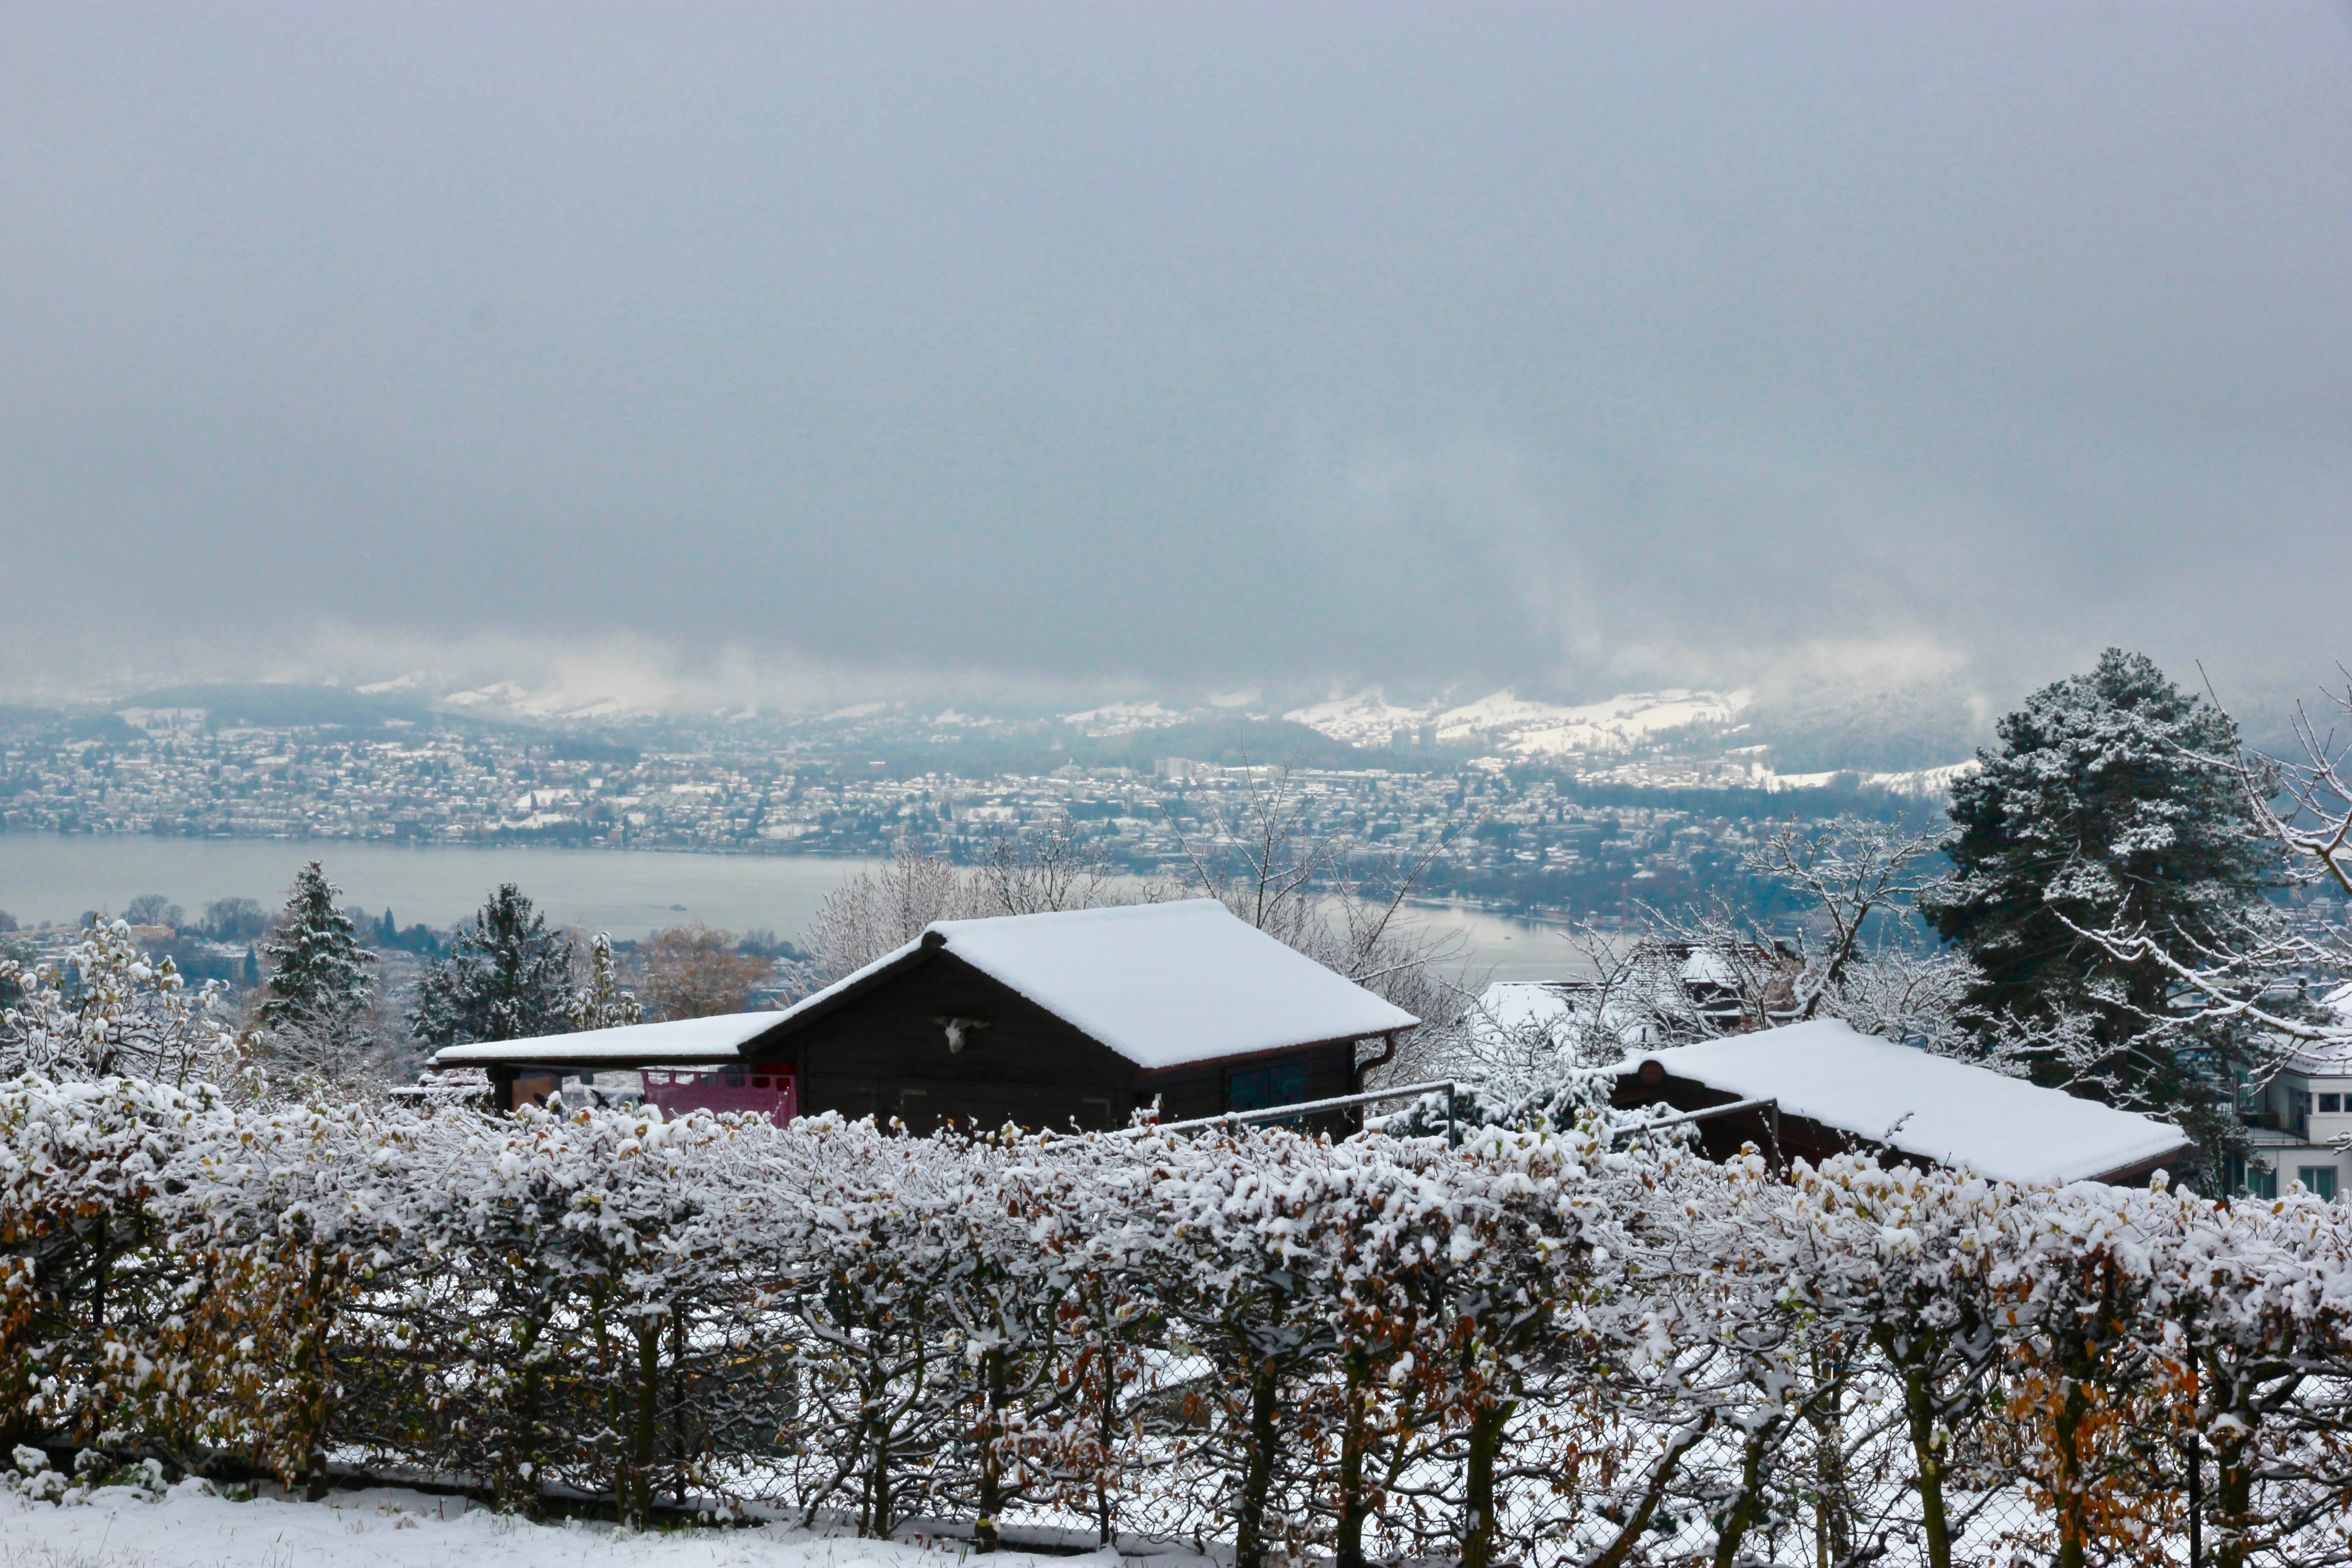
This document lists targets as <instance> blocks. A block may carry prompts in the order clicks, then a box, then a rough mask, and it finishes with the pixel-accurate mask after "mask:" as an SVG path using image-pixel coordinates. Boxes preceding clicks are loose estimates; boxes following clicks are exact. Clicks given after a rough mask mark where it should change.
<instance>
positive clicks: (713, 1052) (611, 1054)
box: [433, 1013, 783, 1068]
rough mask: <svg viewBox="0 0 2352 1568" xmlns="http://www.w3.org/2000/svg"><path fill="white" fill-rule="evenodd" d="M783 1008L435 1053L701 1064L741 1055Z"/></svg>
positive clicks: (505, 1061)
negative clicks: (767, 1011)
mask: <svg viewBox="0 0 2352 1568" xmlns="http://www.w3.org/2000/svg"><path fill="white" fill-rule="evenodd" d="M782 1016H783V1015H782V1014H781V1013H721V1014H720V1015H719V1016H717V1017H715V1018H673V1019H671V1020H670V1021H669V1022H668V1023H666V1024H628V1025H625V1026H622V1027H620V1028H617V1029H591V1030H588V1031H586V1032H584V1033H582V1034H576V1035H541V1036H537V1037H533V1038H531V1039H527V1040H500V1041H497V1042H494V1043H489V1044H483V1045H474V1046H445V1047H442V1048H441V1049H440V1050H437V1051H436V1052H434V1053H433V1065H434V1066H436V1067H444V1068H447V1067H463V1066H466V1065H467V1063H476V1064H480V1063H499V1064H502V1065H509V1066H512V1065H518V1064H520V1065H525V1066H530V1065H541V1066H547V1067H558V1066H562V1067H569V1066H572V1065H574V1064H577V1065H579V1066H582V1067H592V1066H593V1065H595V1064H596V1063H598V1062H612V1063H615V1064H618V1063H623V1062H626V1063H630V1064H632V1065H635V1064H644V1065H646V1066H651V1067H668V1066H677V1067H698V1066H700V1065H702V1064H703V1063H706V1062H709V1063H723V1062H730V1061H734V1060H736V1059H737V1058H738V1057H739V1056H740V1052H741V1048H742V1047H743V1046H744V1045H746V1044H747V1043H749V1042H750V1041H751V1040H754V1039H757V1038H758V1037H760V1036H761V1035H764V1034H766V1033H767V1032H768V1031H769V1030H770V1029H772V1028H774V1027H775V1026H776V1023H777V1020H778V1019H780V1018H782Z"/></svg>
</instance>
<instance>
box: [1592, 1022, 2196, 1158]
mask: <svg viewBox="0 0 2352 1568" xmlns="http://www.w3.org/2000/svg"><path fill="white" fill-rule="evenodd" d="M1615 1071H1616V1074H1617V1086H1616V1090H1615V1093H1614V1095H1613V1096H1612V1099H1613V1100H1614V1101H1615V1103H1616V1104H1618V1105H1620V1106H1628V1107H1631V1106H1640V1105H1668V1106H1672V1107H1674V1108H1675V1110H1706V1109H1707V1108H1708V1107H1710V1106H1717V1105H1730V1104H1734V1103H1737V1102H1738V1101H1740V1100H1776V1101H1778V1102H1779V1126H1778V1129H1777V1138H1778V1141H1779V1143H1780V1152H1781V1153H1782V1154H1783V1155H1784V1156H1785V1157H1788V1158H1791V1159H1794V1158H1799V1157H1802V1158H1805V1159H1808V1160H1819V1159H1821V1158H1822V1157H1823V1156H1824V1155H1828V1154H1834V1153H1842V1152H1847V1151H1850V1150H1859V1149H1868V1148H1878V1149H1885V1150H1891V1151H1893V1152H1896V1153H1900V1154H1907V1155H1910V1156H1912V1157H1914V1158H1916V1159H1921V1160H1927V1161H1930V1162H1933V1163H1936V1164H1939V1165H1964V1166H1966V1167H1968V1168H1969V1170H1972V1171H1974V1172H1976V1173H1978V1174H1979V1175H1981V1176H1990V1177H1992V1178H1994V1179H1995V1180H1999V1181H2009V1182H2016V1183H2020V1184H2026V1185H2034V1186H2042V1185H2060V1184H2064V1183H2067V1182H2084V1181H2092V1182H2112V1183H2117V1184H2124V1183H2138V1182H2144V1181H2146V1180H2147V1178H2148V1176H2149V1174H2150V1173H2153V1172H2155V1171H2157V1170H2158V1169H2159V1168H2162V1169H2167V1170H2170V1171H2172V1172H2174V1173H2179V1172H2181V1171H2183V1170H2185V1169H2187V1168H2188V1167H2189V1166H2191V1165H2193V1164H2194V1163H2196V1160H2197V1148H2196V1145H2195V1144H2194V1143H2192V1142H2189V1138H2188V1136H2187V1135H2186V1134H2185V1133H2183V1132H2182V1131H2180V1129H2179V1128H2178V1127H2175V1126H2174V1125H2172V1124H2171V1123H2170V1122H2168V1121H2155V1120H2153V1119H2151V1118H2148V1117H2145V1116H2138V1115H2135V1114H2133V1113H2132V1112H2130V1111H2128V1110H2116V1108H2115V1107H2113V1106H2111V1105H2101V1104H2100V1103H2098V1102H2097V1101H2096V1100H2081V1099H2077V1098H2076V1097H2075V1096H2074V1095H2071V1094H2067V1093H2064V1092H2063V1091H2062V1090H2059V1089H2043V1088H2042V1087H2041V1086H2039V1085H2037V1084H2032V1083H2028V1082H2026V1081H2025V1080H2024V1079H2014V1078H2007V1077H2004V1076H2002V1075H2001V1074H2000V1073H1997V1072H1993V1071H1991V1070H1990V1069H1989V1068H1980V1067H1976V1066H1973V1065H1971V1064H1969V1063H1968V1062H1962V1061H1954V1060H1953V1059H1951V1058H1948V1057H1937V1056H1930V1055H1928V1054H1927V1052H1926V1051H1922V1050H1918V1049H1916V1048H1914V1047H1910V1046H1903V1045H1897V1044H1895V1042H1893V1041H1891V1040H1882V1039H1879V1038H1877V1037H1874V1036H1871V1035H1864V1034H1859V1033H1857V1032H1856V1031H1855V1030H1853V1028H1852V1027H1850V1026H1847V1025H1845V1024H1843V1023H1841V1022H1839V1021H1838V1020H1836V1019H1834V1018H1821V1019H1815V1020H1813V1021H1812V1022H1811V1023H1804V1024H1790V1025H1788V1026H1784V1027H1781V1028H1778V1029H1760V1030H1758V1031H1757V1032H1755V1033H1753V1034H1747V1035H1733V1036H1729V1037H1726V1038H1723V1039H1718V1040H1707V1041H1704V1042H1702V1043H1700V1044H1698V1045H1694V1046H1678V1047H1673V1048H1671V1049H1667V1050H1653V1051H1643V1052H1640V1053H1638V1054H1636V1055H1633V1056H1629V1057H1627V1058H1625V1060H1624V1061H1622V1062H1621V1063H1620V1064H1619V1065H1618V1066H1617V1068H1616V1069H1615ZM1699 1128H1700V1132H1701V1136H1702V1138H1703V1140H1704V1142H1705V1143H1706V1151H1707V1152H1708V1154H1709V1155H1710V1156H1712V1157H1714V1158H1717V1159H1722V1158H1725V1157H1727V1156H1728V1155H1730V1154H1733V1153H1736V1152H1738V1148H1739V1146H1740V1145H1741V1144H1742V1143H1745V1142H1753V1143H1755V1144H1757V1145H1758V1146H1759V1147H1769V1143H1768V1139H1769V1138H1771V1137H1773V1136H1775V1135H1776V1134H1775V1132H1774V1131H1773V1130H1772V1129H1771V1128H1770V1127H1769V1124H1768V1122H1767V1121H1766V1120H1765V1118H1764V1116H1763V1114H1762V1113H1761V1112H1760V1111H1754V1112H1742V1113H1739V1114H1738V1115H1734V1116H1727V1117H1723V1118H1719V1119H1716V1120H1712V1121H1705V1122H1701V1123H1699Z"/></svg>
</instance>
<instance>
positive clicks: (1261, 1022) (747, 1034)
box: [434, 899, 1419, 1133]
mask: <svg viewBox="0 0 2352 1568" xmlns="http://www.w3.org/2000/svg"><path fill="white" fill-rule="evenodd" d="M1418 1021H1419V1020H1417V1019H1415V1018H1414V1017H1413V1016H1412V1015H1411V1014H1409V1013H1406V1012H1404V1011H1403V1010H1402V1009H1401V1008H1398V1007H1396V1006H1393V1005H1391V1004H1389V1003H1387V1002H1385V1001H1383V1000H1381V998H1380V997H1378V996H1376V995H1374V994H1371V993H1370V992H1369V991H1366V990H1364V989H1363V988H1362V987H1361V986H1359V985H1357V984H1353V983H1352V982H1350V981H1349V980H1347V979H1345V978H1343V977H1342V976H1340V975H1339V974H1336V973H1332V972H1331V971H1330V970H1328V969H1326V968H1324V967H1323V966H1322V965H1321V964H1319V963H1316V962H1315V961H1314V960H1312V959H1310V958H1307V957H1306V956H1305V955H1304V954H1302V953H1299V952H1296V951H1294V950H1293V949H1291V948H1289V947H1287V946H1285V945H1284V944H1283V943H1282V942H1277V941H1276V940H1275V939H1274V938H1272V937H1270V936H1267V935H1266V934H1265V932H1263V931H1258V930H1256V929H1255V927H1253V926H1251V925H1249V924H1247V923H1246V922H1244V921H1241V920H1238V919H1236V918H1235V917H1234V915H1233V914H1232V913H1231V912H1230V911H1229V910H1226V909H1225V907H1224V906H1223V904H1221V903H1218V902H1217V901H1216V900H1210V899H1196V900H1184V901H1181V902H1173V903H1160V904H1135V905H1127V906H1122V907H1119V908H1115V909H1100V910H1063V911H1058V912H1055V913H1049V914H1036V915H1013V916H1003V917H999V918H996V919H992V920H970V921H938V922H936V923H934V924H932V925H931V926H929V927H928V928H927V929H926V930H925V931H923V933H922V935H921V936H919V937H918V938H917V939H916V940H915V941H913V942H908V943H907V944H906V945H905V946H904V947H901V948H899V949H898V951H896V952H891V953H888V954H886V955H885V956H883V957H882V958H880V959H877V961H876V962H874V963H870V964H867V965H866V967H865V968H863V969H861V970H858V971H857V972H856V973H853V974H850V975H848V976H846V977H845V978H843V979H842V980H839V981H837V982H835V984H831V985H828V986H826V987H825V988H824V990H822V991H819V992H817V993H815V994H813V995H811V996H808V997H806V998H804V999H803V1000H802V1001H800V1002H798V1003H796V1004H794V1005H793V1006H791V1007H789V1008H786V1009H784V1010H783V1011H782V1012H772V1013H737V1014H729V1015H725V1016H719V1017H715V1018H688V1019H680V1020H677V1021H675V1022H672V1023H662V1024H639V1025H634V1026H629V1027H626V1028H619V1029H604V1030H597V1031H593V1032H590V1033H585V1034H575V1035H557V1036H551V1037H543V1038H539V1039H530V1040H509V1041H505V1042H500V1043H497V1044H483V1045H469V1046H454V1047H448V1048H446V1049H444V1050H442V1051H441V1052H439V1053H438V1054H437V1055H436V1057H435V1058H434V1061H435V1065H436V1067H441V1068H454V1067H463V1066H476V1067H480V1068H486V1069H487V1070H488V1073H489V1075H490V1078H491V1080H492V1082H493V1084H494V1086H495V1091H494V1099H495V1100H496V1102H497V1103H499V1104H500V1105H504V1106H509V1107H511V1106H513V1105H516V1104H520V1103H523V1102H524V1101H526V1100H530V1099H534V1098H536V1099H544V1098H546V1096H547V1095H549V1094H550V1093H551V1092H553V1091H554V1090H555V1089H556V1088H557V1087H558V1086H559V1085H560V1084H561V1083H562V1081H563V1080H564V1079H566V1078H575V1077H586V1076H588V1075H592V1074H595V1073H598V1072H609V1071H611V1070H613V1069H615V1068H635V1069H637V1070H639V1071H641V1072H643V1073H644V1075H645V1083H646V1087H645V1093H646V1098H647V1100H650V1101H651V1102H653V1103H655V1104H657V1105H661V1106H663V1107H665V1108H666V1109H673V1110H682V1109H690V1108H693V1107H696V1106H706V1105H707V1106H712V1107H715V1108H719V1109H730V1110H753V1109H758V1110H767V1111H768V1112H769V1113H770V1114H771V1115H773V1116H775V1117H776V1119H777V1120H779V1121H788V1120H790V1119H791V1118H792V1117H793V1116H796V1115H807V1114H813V1113H816V1112H822V1111H828V1110H830V1111H839V1112H840V1113H842V1114H843V1115H845V1116H849V1117H862V1116H876V1117H879V1118H882V1119H884V1120H887V1119H889V1118H891V1117H898V1118H899V1119H901V1120H903V1121H905V1122H906V1124H907V1126H908V1130H909V1131H914V1132H918V1133H920V1132H928V1131H931V1130H932V1129H933V1128H936V1127H938V1126H940V1125H941V1124H942V1123H945V1122H965V1121H970V1122H974V1123H977V1124H979V1125H981V1126H983V1127H998V1126H1002V1125H1003V1124H1005V1123H1006V1122H1008V1121H1009V1122H1013V1123H1016V1124H1018V1125H1021V1126H1024V1127H1031V1128H1067V1127H1071V1126H1076V1127H1080V1128H1093V1129H1108V1128H1115V1127H1123V1126H1125V1125H1126V1124H1127V1122H1128V1121H1129V1118H1130V1117H1131V1115H1132V1114H1133V1113H1134V1112H1135V1111H1137V1110H1142V1109H1144V1108H1147V1107H1149V1106H1150V1105H1151V1104H1152V1103H1153V1102H1154V1101H1155V1100H1157V1101H1158V1102H1159V1105H1160V1115H1161V1117H1162V1119H1163V1120H1167V1121H1179V1120H1185V1119H1189V1118H1192V1117H1199V1116H1213V1115H1216V1114H1219V1113H1221V1112H1223V1111H1226V1110H1261V1109H1265V1108H1267V1107H1273V1106H1281V1105H1292V1104H1297V1103H1299V1102H1301V1101H1304V1100H1319V1099H1326V1098H1329V1097H1334V1096H1339V1095H1344V1094H1346V1093H1348V1092H1349V1091H1350V1089H1353V1088H1354V1087H1355V1080H1356V1056H1357V1045H1358V1043H1359V1042H1360V1041H1364V1040H1369V1039H1374V1038H1380V1037H1391V1038H1392V1037H1394V1035H1395V1034H1396V1033H1397V1032H1398V1031H1400V1030H1403V1029H1408V1028H1411V1027H1412V1026H1414V1025H1415V1024H1416V1023H1417V1022H1418Z"/></svg>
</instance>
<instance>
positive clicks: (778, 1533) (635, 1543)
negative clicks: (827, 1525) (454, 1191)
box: [0, 1482, 1135, 1568]
mask: <svg viewBox="0 0 2352 1568" xmlns="http://www.w3.org/2000/svg"><path fill="white" fill-rule="evenodd" d="M109 1493H112V1494H113V1495H109ZM969 1550H970V1549H969V1548H968V1547H966V1546H964V1545H962V1544H961V1543H960V1542H948V1543H946V1544H945V1545H944V1546H926V1545H920V1544H914V1543H908V1542H880V1541H859V1540H856V1539H855V1538H854V1537H849V1536H839V1535H812V1534H810V1533H809V1532H807V1531H801V1530H795V1529H792V1528H789V1527H787V1526H783V1525H775V1524H766V1525H759V1526H755V1527H751V1528H748V1529H740V1530H716V1529H704V1530H682V1531H674V1532H671V1533H667V1534H662V1533H646V1534H640V1535H632V1534H628V1533H625V1532H624V1531H618V1530H616V1529H614V1527H613V1526H611V1525H606V1524H586V1523H578V1522H572V1523H553V1524H529V1523H525V1522H523V1521H520V1520H518V1519H515V1518H513V1517H511V1516H509V1515H505V1514H499V1513H494V1512H491V1511H489V1510H485V1509H481V1508H477V1507H471V1506H468V1505H467V1502H466V1501H465V1500H464V1499H462V1498H441V1497H429V1496H426V1495H425V1494H424V1493H421V1492H414V1491H405V1490H402V1489H396V1488H390V1487H378V1488H371V1489H366V1490H362V1491H344V1492H337V1493H335V1494H334V1495H333V1496H332V1497H331V1498H330V1499H328V1500H326V1501H324V1502H317V1503H310V1502H301V1501H281V1500H273V1499H269V1498H258V1499H256V1500H252V1501H249V1502H235V1501H231V1500H228V1499H226V1498H225V1497H220V1496H217V1495H215V1494H213V1493H212V1492H211V1491H210V1490H209V1489H206V1488H205V1486H204V1485H203V1484H202V1483H198V1482H185V1483H183V1484H182V1485H180V1486H178V1487H175V1488H173V1489H172V1490H171V1491H169V1492H168V1493H166V1494H165V1495H164V1497H163V1500H162V1501H160V1502H146V1501H142V1500H140V1499H139V1498H138V1497H137V1496H136V1495H135V1494H133V1493H131V1491H130V1490H129V1489H107V1490H106V1491H101V1492H100V1494H99V1496H98V1497H97V1498H96V1499H94V1500H92V1501H90V1502H89V1504H87V1505H85V1506H79V1507H68V1508H59V1507H58V1506H57V1505H55V1504H53V1503H47V1502H28V1501H26V1500H23V1499H20V1498H16V1497H10V1496H5V1495H0V1568H313V1565H316V1568H446V1565H450V1564H460V1565H462V1568H604V1565H605V1564H618V1563H631V1564H637V1563H644V1564H652V1565H655V1568H706V1565H709V1568H717V1565H719V1564H727V1563H743V1564H750V1565H753V1568H943V1564H948V1563H955V1562H957V1561H958V1560H959V1559H960V1558H961V1557H962V1556H964V1555H965V1554H966V1553H968V1552H969ZM1134 1561H1135V1560H1134V1559H1129V1562H1130V1563H1132V1562H1134ZM994 1563H995V1564H996V1568H1041V1565H1042V1564H1045V1563H1052V1564H1054V1568H1072V1565H1073V1564H1078V1563H1083V1564H1086V1565H1087V1568H1118V1564H1119V1559H1118V1557H1116V1556H1113V1555H1111V1554H1109V1553H1108V1552H1106V1553H1102V1554H1100V1555H1097V1556H1090V1557H1087V1558H1082V1559H1081V1558H1067V1557H1057V1558H1051V1559H1047V1558H1040V1557H1036V1556H1033V1555H1030V1554H1028V1553H1025V1552H1001V1553H999V1554H998V1555H997V1556H996V1558H995V1559H994Z"/></svg>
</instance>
